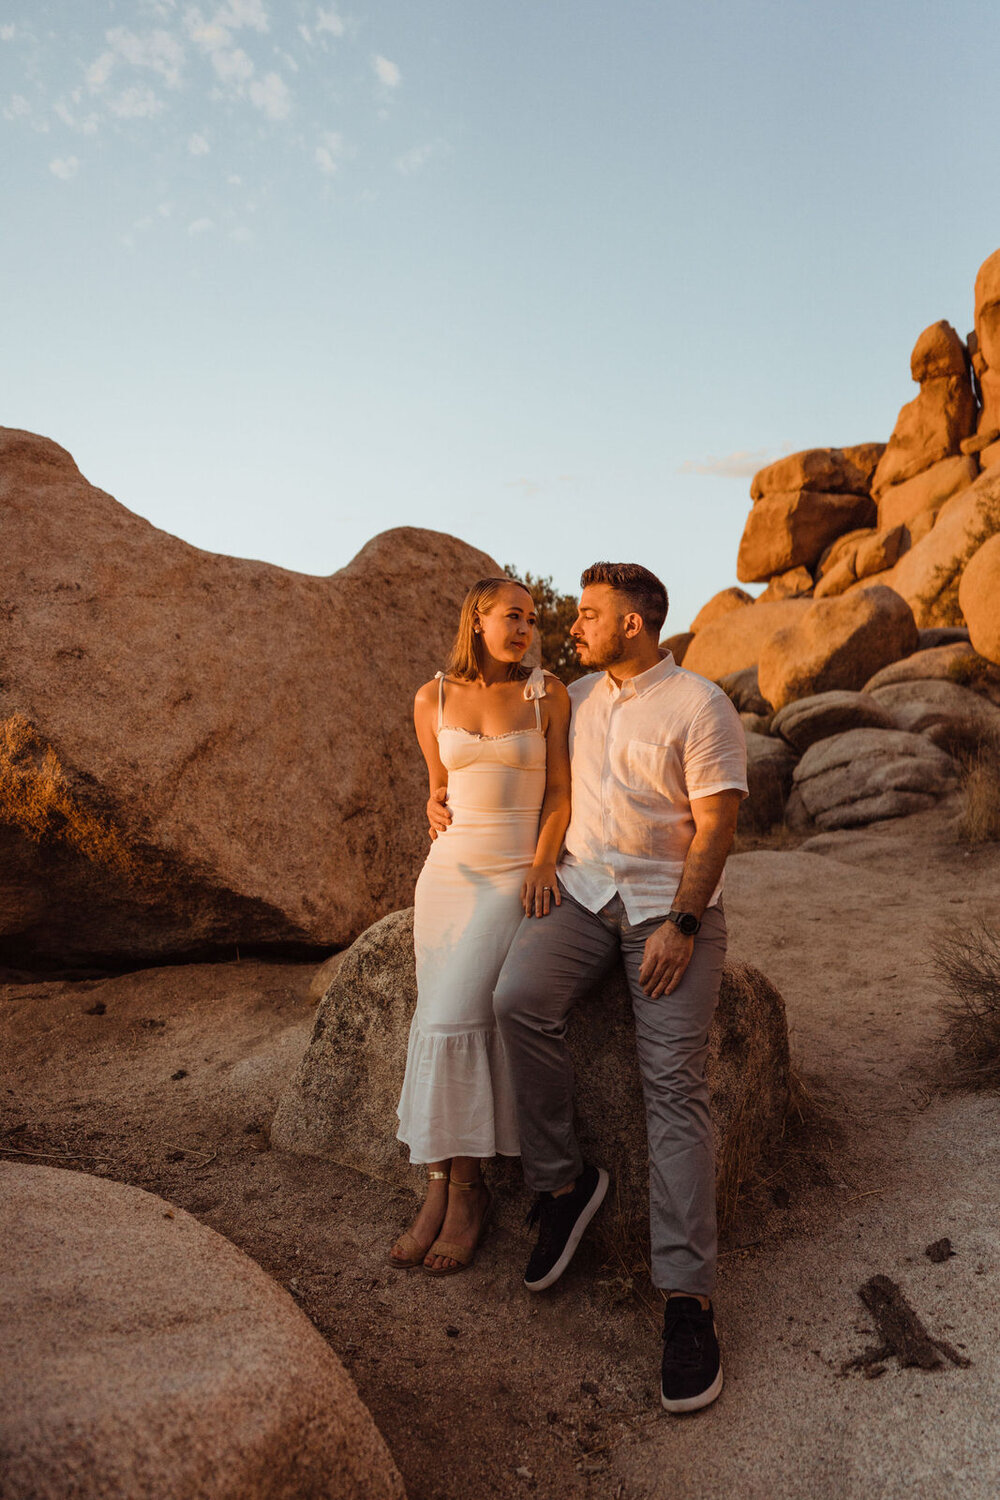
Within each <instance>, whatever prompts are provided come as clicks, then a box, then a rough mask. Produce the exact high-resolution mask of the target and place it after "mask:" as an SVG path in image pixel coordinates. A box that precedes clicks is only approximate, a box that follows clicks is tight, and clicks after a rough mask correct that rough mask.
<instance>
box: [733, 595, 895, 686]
mask: <svg viewBox="0 0 1000 1500" xmlns="http://www.w3.org/2000/svg"><path fill="white" fill-rule="evenodd" d="M916 644H917V627H916V624H915V623H914V619H913V614H912V612H911V610H910V608H909V606H908V605H907V603H906V601H905V600H904V599H901V598H900V596H899V595H898V594H896V593H894V591H893V590H892V589H889V588H886V587H885V586H884V585H882V584H875V585H874V586H872V587H871V588H865V589H857V590H855V591H853V592H852V593H849V594H841V595H836V596H835V597H833V598H831V599H816V600H814V601H813V602H812V603H811V604H808V605H807V606H806V608H805V610H804V612H803V613H802V615H801V617H800V618H799V619H798V620H796V621H795V622H794V623H793V624H790V625H788V626H787V627H786V628H785V629H783V630H779V631H778V632H776V633H775V634H774V635H773V636H771V638H770V639H769V640H768V641H767V642H766V643H765V645H764V648H763V650H762V651H761V655H760V662H759V665H758V669H757V672H758V678H759V681H760V690H761V693H762V694H763V695H764V697H765V698H766V699H767V700H768V702H769V703H770V704H771V705H772V706H773V707H774V708H775V709H779V708H784V706H785V704H786V703H793V702H794V701H795V700H796V699H797V698H808V697H812V696H813V695H814V694H816V693H824V692H832V691H834V690H835V689H844V690H847V691H857V690H858V689H859V688H861V687H862V686H863V684H864V683H866V682H867V681H868V679H869V677H871V676H872V675H873V674H874V673H875V672H877V671H878V669H879V668H880V667H884V666H886V665H887V664H888V663H889V662H891V661H896V660H897V659H898V658H899V657H901V656H907V655H908V654H909V653H910V652H911V651H913V650H914V649H915V648H916Z"/></svg>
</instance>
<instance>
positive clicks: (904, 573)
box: [886, 466, 1000, 626]
mask: <svg viewBox="0 0 1000 1500" xmlns="http://www.w3.org/2000/svg"><path fill="white" fill-rule="evenodd" d="M998 532H1000V466H998V467H994V468H992V469H987V470H985V471H984V472H983V473H982V474H980V476H979V478H978V479H977V480H976V482H975V484H972V485H970V486H969V487H968V488H967V489H964V490H962V491H960V492H959V494H957V495H952V497H951V499H950V500H946V501H945V502H944V504H943V505H942V507H941V509H940V510H939V511H938V514H937V521H936V522H935V525H934V529H933V530H932V531H929V532H928V533H927V535H926V536H925V537H924V538H923V539H922V540H921V541H919V542H915V543H914V545H913V546H912V547H911V548H910V550H909V551H908V552H906V553H904V554H903V556H902V557H901V558H900V559H899V562H898V563H897V564H896V566H895V567H894V568H893V569H892V571H891V572H890V573H889V574H888V577H887V579H886V581H887V582H888V583H889V585H890V587H892V588H893V589H895V591H896V593H897V594H901V595H902V597H903V598H904V599H905V600H906V601H907V603H908V604H909V606H910V608H911V609H912V610H913V615H914V618H915V620H916V622H917V624H918V625H920V626H932V625H961V624H962V623H963V619H962V609H961V604H960V602H959V597H958V589H959V584H960V583H961V580H962V574H963V572H964V571H965V568H966V565H967V564H968V563H969V562H970V561H971V560H972V557H973V555H974V554H975V553H976V552H977V551H978V550H979V548H980V547H981V546H982V545H983V543H984V542H985V541H987V540H988V539H989V538H990V537H991V536H996V535H997V533H998Z"/></svg>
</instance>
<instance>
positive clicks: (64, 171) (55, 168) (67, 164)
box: [49, 156, 80, 182]
mask: <svg viewBox="0 0 1000 1500" xmlns="http://www.w3.org/2000/svg"><path fill="white" fill-rule="evenodd" d="M79 170H80V163H79V161H78V160H77V158H76V157H75V156H57V157H56V159H55V161H50V162H49V171H50V172H51V173H52V175H53V177H58V178H60V179H61V181H63V182H68V181H69V179H70V178H71V177H75V176H76V174H77V172H78V171H79Z"/></svg>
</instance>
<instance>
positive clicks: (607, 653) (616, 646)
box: [581, 625, 627, 672]
mask: <svg viewBox="0 0 1000 1500" xmlns="http://www.w3.org/2000/svg"><path fill="white" fill-rule="evenodd" d="M626 654H627V652H626V641H625V632H624V630H623V629H622V628H621V626H620V625H619V626H618V628H617V629H616V631H615V633H614V635H613V636H612V637H611V639H610V640H607V641H603V642H602V643H601V645H600V646H597V647H595V648H593V649H592V650H590V651H588V655H587V660H586V661H583V659H582V658H581V665H583V666H585V667H590V668H591V670H592V671H594V672H607V671H608V670H609V668H611V667H614V666H617V664H618V663H619V662H620V661H622V660H624V658H625V656H626Z"/></svg>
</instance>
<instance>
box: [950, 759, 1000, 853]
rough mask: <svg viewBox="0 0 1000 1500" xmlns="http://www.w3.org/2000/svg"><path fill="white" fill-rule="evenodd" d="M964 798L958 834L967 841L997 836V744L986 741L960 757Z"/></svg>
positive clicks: (993, 839) (999, 793) (999, 817)
mask: <svg viewBox="0 0 1000 1500" xmlns="http://www.w3.org/2000/svg"><path fill="white" fill-rule="evenodd" d="M961 765H962V791H963V794H964V798H965V802H964V807H963V809H962V817H961V820H960V822H959V825H958V837H959V838H960V839H961V840H962V842H963V843H966V844H988V843H995V842H996V841H997V840H1000V745H997V743H996V741H995V740H991V741H987V742H985V743H983V744H981V745H980V746H979V748H978V749H977V750H975V751H973V752H971V753H969V754H967V755H965V756H963V757H962V760H961Z"/></svg>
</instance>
